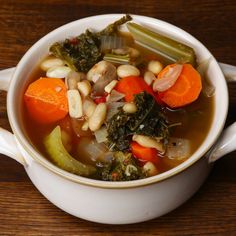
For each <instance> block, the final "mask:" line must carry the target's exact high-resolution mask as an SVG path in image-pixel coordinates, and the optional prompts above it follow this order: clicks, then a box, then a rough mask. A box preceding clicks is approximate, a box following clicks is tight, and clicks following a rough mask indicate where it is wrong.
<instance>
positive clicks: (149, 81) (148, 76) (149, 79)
mask: <svg viewBox="0 0 236 236" xmlns="http://www.w3.org/2000/svg"><path fill="white" fill-rule="evenodd" d="M143 79H144V81H145V82H146V84H148V85H151V84H152V82H153V81H154V80H155V79H156V76H155V75H154V74H153V73H152V72H151V71H146V72H145V73H144V77H143Z"/></svg>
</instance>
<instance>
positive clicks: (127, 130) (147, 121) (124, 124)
mask: <svg viewBox="0 0 236 236" xmlns="http://www.w3.org/2000/svg"><path fill="white" fill-rule="evenodd" d="M134 102H135V104H136V106H137V112H135V113H133V114H131V113H125V112H124V111H123V110H122V109H119V111H118V113H116V114H115V115H114V116H113V117H112V118H111V119H110V120H108V123H107V126H108V128H107V131H108V136H107V139H108V144H109V148H110V149H111V150H120V151H123V150H127V149H129V145H130V139H131V137H132V135H134V134H142V135H147V136H151V137H159V138H162V139H163V142H164V144H165V143H166V142H167V140H168V137H169V128H168V122H167V120H166V118H165V116H164V113H163V112H162V108H161V107H160V106H159V105H158V104H157V103H156V101H155V99H154V98H153V97H152V96H151V95H150V94H148V93H146V92H142V93H139V94H137V95H135V99H134Z"/></svg>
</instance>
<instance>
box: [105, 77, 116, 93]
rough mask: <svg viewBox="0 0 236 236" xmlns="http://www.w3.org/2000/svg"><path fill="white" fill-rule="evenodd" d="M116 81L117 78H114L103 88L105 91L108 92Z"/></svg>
mask: <svg viewBox="0 0 236 236" xmlns="http://www.w3.org/2000/svg"><path fill="white" fill-rule="evenodd" d="M117 83H118V80H116V79H114V80H112V81H111V82H110V83H109V84H108V85H107V86H106V87H105V88H104V90H105V92H107V93H110V92H111V91H112V89H113V88H115V86H116V84H117Z"/></svg>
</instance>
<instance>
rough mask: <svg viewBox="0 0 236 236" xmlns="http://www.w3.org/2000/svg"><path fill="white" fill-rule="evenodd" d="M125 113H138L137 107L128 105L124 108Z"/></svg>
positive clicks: (132, 104) (131, 104)
mask: <svg viewBox="0 0 236 236" xmlns="http://www.w3.org/2000/svg"><path fill="white" fill-rule="evenodd" d="M123 111H124V112H127V113H135V112H136V111H137V106H136V105H135V104H134V103H126V104H125V105H124V106H123Z"/></svg>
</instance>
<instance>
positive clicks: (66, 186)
mask: <svg viewBox="0 0 236 236" xmlns="http://www.w3.org/2000/svg"><path fill="white" fill-rule="evenodd" d="M22 151H23V152H24V156H25V157H27V156H28V157H27V158H29V159H31V157H30V156H29V155H28V154H27V153H25V151H24V150H22ZM210 169H211V165H209V163H208V161H207V159H206V158H202V159H201V160H199V161H198V162H197V163H195V164H194V165H192V166H191V167H190V168H188V169H187V170H186V171H183V172H181V173H180V174H178V175H175V176H173V177H171V178H169V179H167V180H164V181H161V182H159V183H156V184H151V185H146V186H142V187H136V188H126V189H110V188H108V189H106V188H105V189H103V188H99V187H91V186H86V185H82V184H78V183H75V182H73V181H70V180H68V179H66V178H63V177H61V176H59V175H56V174H55V173H53V172H52V171H50V170H48V169H47V168H45V167H43V166H42V165H41V164H39V163H38V162H35V161H32V162H31V164H30V165H29V166H28V167H26V168H25V170H26V172H27V174H28V176H29V177H30V179H31V181H32V182H33V184H34V185H35V186H36V187H37V188H38V190H39V191H40V192H41V193H42V194H43V195H44V196H45V197H46V198H47V199H48V200H49V201H51V202H52V203H53V204H54V205H56V206H57V207H59V208H60V209H62V210H64V211H65V212H67V213H69V214H71V215H74V216H76V217H79V218H82V219H85V220H89V221H93V222H97V223H104V224H132V223H138V222H143V221H147V220H150V219H153V218H156V217H159V216H162V215H164V214H166V213H168V212H170V211H172V210H174V209H175V208H177V207H178V206H180V205H181V204H183V203H184V202H185V201H187V200H188V199H189V198H190V197H191V196H192V195H193V194H194V193H195V192H196V191H197V190H198V189H199V187H200V186H201V185H202V183H203V182H204V181H205V179H206V177H207V176H208V174H209V172H210Z"/></svg>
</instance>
